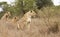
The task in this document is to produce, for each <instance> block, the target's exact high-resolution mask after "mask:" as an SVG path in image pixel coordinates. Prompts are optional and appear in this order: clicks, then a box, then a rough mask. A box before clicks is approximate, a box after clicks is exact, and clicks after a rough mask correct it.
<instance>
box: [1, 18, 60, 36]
mask: <svg viewBox="0 0 60 37" xmlns="http://www.w3.org/2000/svg"><path fill="white" fill-rule="evenodd" d="M30 25H31V27H30V29H29V30H27V29H25V30H18V29H17V28H16V26H17V25H15V24H14V23H11V22H6V21H4V20H0V37H60V18H50V19H49V21H48V19H47V18H45V19H43V18H34V19H32V22H31V24H30Z"/></svg>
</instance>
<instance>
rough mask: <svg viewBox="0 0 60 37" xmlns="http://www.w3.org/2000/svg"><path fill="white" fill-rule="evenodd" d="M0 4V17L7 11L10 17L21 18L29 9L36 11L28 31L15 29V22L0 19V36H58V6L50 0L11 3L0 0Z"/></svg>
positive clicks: (59, 26) (18, 0)
mask: <svg viewBox="0 0 60 37" xmlns="http://www.w3.org/2000/svg"><path fill="white" fill-rule="evenodd" d="M0 6H1V7H2V8H3V11H2V12H0V18H1V17H2V16H3V15H4V14H5V13H7V12H10V13H11V17H10V18H13V17H15V16H17V17H19V18H22V17H23V15H24V14H25V13H26V12H28V11H30V10H34V11H35V12H36V13H37V15H36V17H33V19H32V21H31V29H30V30H29V31H28V30H23V31H20V30H17V29H16V25H15V23H10V21H8V23H7V22H6V23H5V21H4V20H3V22H2V21H1V20H0V24H1V26H0V27H1V28H0V32H1V33H0V34H2V35H1V37H8V36H9V37H60V6H54V5H53V3H52V1H51V0H15V2H13V3H12V4H7V2H0Z"/></svg>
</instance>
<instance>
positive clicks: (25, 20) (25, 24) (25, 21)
mask: <svg viewBox="0 0 60 37" xmlns="http://www.w3.org/2000/svg"><path fill="white" fill-rule="evenodd" d="M35 15H36V13H35V11H33V10H31V11H28V12H27V13H25V14H24V16H23V17H22V18H21V19H20V20H19V21H17V25H18V26H17V29H22V30H23V29H25V28H27V29H30V23H31V19H32V16H35Z"/></svg>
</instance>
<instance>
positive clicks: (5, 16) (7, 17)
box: [1, 12, 11, 21]
mask: <svg viewBox="0 0 60 37" xmlns="http://www.w3.org/2000/svg"><path fill="white" fill-rule="evenodd" d="M10 16H11V14H10V12H6V13H5V14H4V15H3V16H2V18H1V20H6V21H7V20H8V19H9V17H10Z"/></svg>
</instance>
